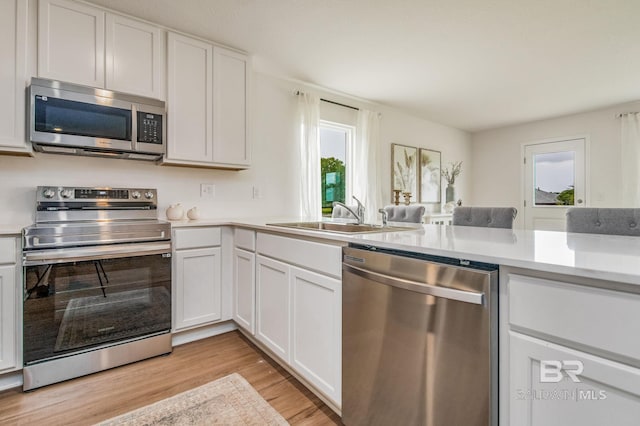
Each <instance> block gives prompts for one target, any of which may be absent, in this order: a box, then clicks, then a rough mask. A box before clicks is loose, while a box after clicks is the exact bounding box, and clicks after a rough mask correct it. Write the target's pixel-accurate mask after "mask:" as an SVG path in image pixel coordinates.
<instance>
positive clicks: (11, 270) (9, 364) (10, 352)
mask: <svg viewBox="0 0 640 426" xmlns="http://www.w3.org/2000/svg"><path fill="white" fill-rule="evenodd" d="M16 287H17V286H16V267H15V265H4V266H0V371H3V370H9V369H13V368H15V367H17V361H18V355H17V351H18V346H17V341H18V339H17V338H18V336H17V333H19V328H18V327H17V325H18V322H17V319H16V317H17V315H16V307H17V306H18V304H17V302H18V300H17V297H16V296H17V294H16Z"/></svg>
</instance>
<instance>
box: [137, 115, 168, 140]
mask: <svg viewBox="0 0 640 426" xmlns="http://www.w3.org/2000/svg"><path fill="white" fill-rule="evenodd" d="M138 142H144V143H153V144H158V145H162V115H160V114H151V113H148V112H143V111H138Z"/></svg>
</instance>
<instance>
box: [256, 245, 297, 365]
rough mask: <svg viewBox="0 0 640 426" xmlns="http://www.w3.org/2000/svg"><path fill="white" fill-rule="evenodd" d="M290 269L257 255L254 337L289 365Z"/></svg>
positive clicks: (285, 265)
mask: <svg viewBox="0 0 640 426" xmlns="http://www.w3.org/2000/svg"><path fill="white" fill-rule="evenodd" d="M289 294H290V291H289V266H288V265H287V264H284V263H282V262H278V261H276V260H272V259H268V258H266V257H263V256H259V255H258V256H256V338H257V339H258V340H259V341H261V342H262V343H264V344H265V345H266V346H267V347H268V348H269V349H271V350H272V351H273V352H274V353H275V354H276V355H278V356H279V357H280V358H281V359H282V360H284V361H285V362H287V363H288V362H289V323H290V322H289Z"/></svg>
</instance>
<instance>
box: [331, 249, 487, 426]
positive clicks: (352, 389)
mask: <svg viewBox="0 0 640 426" xmlns="http://www.w3.org/2000/svg"><path fill="white" fill-rule="evenodd" d="M342 271H343V274H342V421H343V423H344V424H345V425H348V426H352V425H426V426H454V425H464V426H475V425H478V426H479V425H483V426H487V425H491V426H494V425H497V417H498V410H497V381H498V377H497V372H498V369H497V354H498V351H497V312H498V311H497V286H498V280H497V278H498V266H497V265H493V264H485V263H478V262H469V261H465V260H460V259H451V258H444V257H434V256H427V255H422V254H417V253H409V252H400V251H394V250H386V249H379V248H375V247H370V246H361V245H355V244H351V245H350V247H345V248H343V263H342Z"/></svg>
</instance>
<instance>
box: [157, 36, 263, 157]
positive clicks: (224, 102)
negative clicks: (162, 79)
mask: <svg viewBox="0 0 640 426" xmlns="http://www.w3.org/2000/svg"><path fill="white" fill-rule="evenodd" d="M167 51H168V53H167V69H168V71H167V115H168V117H169V121H168V124H167V130H168V137H167V155H166V157H165V161H164V164H179V165H194V166H200V167H211V168H228V169H245V168H247V167H248V166H249V163H250V153H249V145H248V138H247V93H248V90H247V85H248V78H247V77H248V74H249V71H248V59H247V57H246V56H245V55H243V54H241V53H237V52H233V51H230V50H227V49H224V48H221V47H218V46H213V45H212V44H211V43H208V42H206V41H202V40H199V39H195V38H191V37H187V36H184V35H181V34H174V33H171V32H170V33H169V35H168V49H167Z"/></svg>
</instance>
